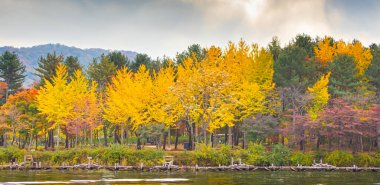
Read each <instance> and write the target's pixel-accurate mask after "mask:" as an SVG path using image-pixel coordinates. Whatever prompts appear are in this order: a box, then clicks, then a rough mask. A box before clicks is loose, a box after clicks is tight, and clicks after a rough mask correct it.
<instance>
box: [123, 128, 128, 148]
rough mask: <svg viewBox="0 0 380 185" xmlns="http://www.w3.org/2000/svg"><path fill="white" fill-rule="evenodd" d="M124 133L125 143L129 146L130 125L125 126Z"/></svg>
mask: <svg viewBox="0 0 380 185" xmlns="http://www.w3.org/2000/svg"><path fill="white" fill-rule="evenodd" d="M124 135H125V144H126V145H127V146H128V144H129V141H128V139H129V136H128V125H127V126H126V127H125V130H124Z"/></svg>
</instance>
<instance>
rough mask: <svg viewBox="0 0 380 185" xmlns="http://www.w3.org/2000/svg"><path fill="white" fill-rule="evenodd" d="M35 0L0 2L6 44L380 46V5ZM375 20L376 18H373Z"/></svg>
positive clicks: (155, 51) (166, 50) (154, 51)
mask: <svg viewBox="0 0 380 185" xmlns="http://www.w3.org/2000/svg"><path fill="white" fill-rule="evenodd" d="M357 2H358V1H343V0H286V1H285V0H139V1H134V0H111V1H101V0H65V1H64V0H50V1H48V0H35V1H26V0H24V1H23V0H20V1H12V0H2V1H0V7H3V8H2V11H0V25H2V26H1V28H2V29H0V45H14V46H31V45H37V44H44V43H62V44H66V45H70V46H76V47H81V48H92V47H100V48H105V49H125V50H133V51H137V52H142V53H147V54H149V55H152V56H153V57H157V56H162V55H164V54H165V55H168V56H174V55H175V54H176V52H178V51H182V50H184V49H186V48H187V46H188V45H190V44H193V43H199V44H201V45H203V46H206V47H208V46H211V45H219V46H225V45H226V43H227V42H228V41H229V40H231V41H238V40H239V39H240V38H243V39H245V40H247V41H248V42H258V43H259V44H261V45H266V44H267V43H268V42H269V41H270V40H271V38H272V37H273V36H279V38H280V39H281V41H282V43H283V44H286V43H287V42H288V41H289V40H290V39H291V38H293V37H294V36H295V35H296V34H299V33H306V34H310V35H311V36H313V37H314V36H317V35H319V36H323V35H332V36H335V37H337V38H341V37H342V38H344V39H352V38H357V39H359V40H362V39H363V40H365V42H364V43H367V42H369V41H372V42H378V41H379V40H380V36H378V34H377V33H378V32H379V31H380V26H378V25H376V24H374V23H373V20H376V18H380V14H379V13H378V12H380V11H378V10H379V9H378V7H379V4H380V3H378V1H375V0H374V1H370V0H364V1H363V3H357ZM367 15H370V16H371V18H366V16H367Z"/></svg>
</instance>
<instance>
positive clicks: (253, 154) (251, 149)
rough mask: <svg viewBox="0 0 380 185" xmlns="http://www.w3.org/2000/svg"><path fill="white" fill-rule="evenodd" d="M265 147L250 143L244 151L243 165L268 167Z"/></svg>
mask: <svg viewBox="0 0 380 185" xmlns="http://www.w3.org/2000/svg"><path fill="white" fill-rule="evenodd" d="M267 154H268V153H267V151H266V149H265V147H264V146H263V145H261V144H254V143H250V144H249V145H248V148H247V150H246V151H245V153H244V155H245V163H247V164H251V165H258V166H264V165H268V157H267Z"/></svg>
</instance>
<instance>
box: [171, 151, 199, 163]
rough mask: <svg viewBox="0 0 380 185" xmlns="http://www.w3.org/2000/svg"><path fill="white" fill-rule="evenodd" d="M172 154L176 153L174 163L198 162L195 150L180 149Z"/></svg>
mask: <svg viewBox="0 0 380 185" xmlns="http://www.w3.org/2000/svg"><path fill="white" fill-rule="evenodd" d="M172 155H174V164H176V165H181V166H190V165H196V164H197V158H196V157H195V154H194V152H193V151H183V152H182V151H180V152H176V153H173V154H172Z"/></svg>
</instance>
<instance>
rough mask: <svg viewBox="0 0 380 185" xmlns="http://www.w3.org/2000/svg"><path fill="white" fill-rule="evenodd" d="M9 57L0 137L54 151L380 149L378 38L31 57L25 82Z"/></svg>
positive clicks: (2, 141) (3, 69)
mask: <svg viewBox="0 0 380 185" xmlns="http://www.w3.org/2000/svg"><path fill="white" fill-rule="evenodd" d="M24 72H25V66H23V65H22V63H21V62H20V61H19V59H18V57H17V55H16V54H15V53H10V52H5V53H4V54H3V55H2V56H1V57H0V77H1V79H2V81H3V82H1V83H0V91H1V92H4V93H2V95H3V96H4V98H3V99H4V100H3V105H2V107H1V111H0V118H1V120H0V145H1V146H4V147H6V146H7V145H18V146H19V147H20V148H32V147H35V148H38V146H44V147H45V149H54V147H56V148H57V146H58V147H59V146H65V148H74V147H81V146H87V145H91V146H100V145H104V146H108V145H109V144H110V143H119V144H123V145H128V144H131V143H132V144H136V147H137V148H138V149H141V147H142V146H143V145H144V143H146V142H152V143H154V144H156V145H157V147H158V148H164V149H165V148H167V145H171V142H172V140H173V141H174V148H175V149H177V147H178V145H179V143H180V140H181V141H183V140H184V138H185V137H186V139H185V140H186V144H187V147H188V148H189V149H194V147H195V146H196V143H204V144H206V145H211V146H216V145H218V144H221V143H223V144H227V145H230V146H240V147H242V148H246V147H247V145H248V143H249V142H258V143H264V144H275V143H281V144H283V145H287V146H289V147H291V148H293V149H297V150H302V151H305V150H318V149H328V150H333V149H344V150H349V149H350V150H352V151H353V152H359V151H372V150H374V149H376V148H377V147H379V146H380V118H379V115H380V105H379V102H380V99H379V93H380V45H377V44H372V45H370V46H369V47H365V46H363V45H362V44H361V42H360V41H357V40H354V41H352V42H345V41H343V40H335V39H334V38H331V37H327V36H326V37H324V38H315V39H313V38H311V37H310V36H308V35H305V34H302V35H297V36H296V37H295V38H294V39H293V40H292V41H290V42H289V43H288V44H286V45H285V46H284V47H282V46H281V44H280V41H279V39H278V38H277V37H274V38H273V39H272V41H271V42H270V43H269V44H268V46H266V47H260V46H259V45H258V44H247V43H246V42H245V41H243V40H241V41H240V42H238V43H232V42H229V43H228V44H227V46H226V47H225V48H221V47H217V46H212V47H210V48H202V47H201V46H200V45H196V44H195V45H191V46H189V47H188V49H187V50H186V51H183V52H181V53H177V55H176V57H174V58H168V57H163V58H157V59H151V58H150V57H149V56H148V55H146V54H138V55H137V56H136V58H135V59H134V60H130V59H128V58H127V57H126V56H124V55H123V54H121V53H120V52H111V53H109V54H107V55H101V56H100V57H98V58H94V60H93V61H92V62H91V63H90V64H89V65H88V66H86V67H84V66H81V65H80V62H79V61H78V58H77V57H74V56H68V57H66V58H65V57H64V56H62V55H57V54H56V53H54V52H53V53H49V54H47V55H46V56H42V57H41V58H40V59H39V62H38V67H37V68H35V75H37V76H38V77H40V79H41V80H40V81H39V82H37V83H36V84H35V85H34V87H33V88H28V89H23V88H22V82H23V79H24V77H25V75H24Z"/></svg>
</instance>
